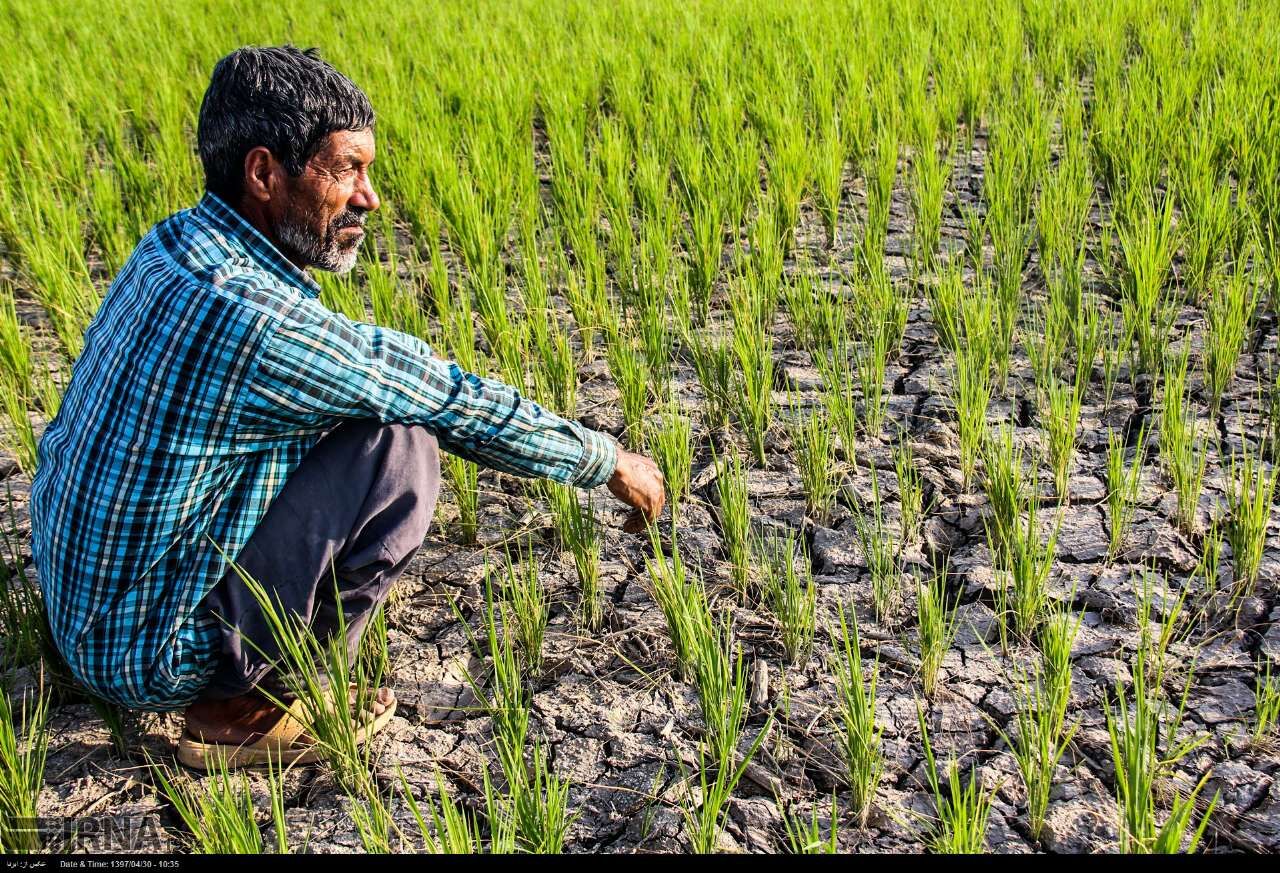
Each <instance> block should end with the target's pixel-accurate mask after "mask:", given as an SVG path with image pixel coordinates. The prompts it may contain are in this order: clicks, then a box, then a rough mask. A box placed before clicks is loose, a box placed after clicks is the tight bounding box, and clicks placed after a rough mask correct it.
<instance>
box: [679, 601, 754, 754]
mask: <svg viewBox="0 0 1280 873" xmlns="http://www.w3.org/2000/svg"><path fill="white" fill-rule="evenodd" d="M694 629H695V633H694V636H693V639H692V645H693V673H694V680H695V685H696V687H697V690H698V701H699V703H700V704H701V708H702V720H703V723H704V724H705V725H706V728H707V743H708V745H709V746H710V748H711V749H712V752H713V754H714V756H715V761H716V763H717V766H719V767H722V768H729V767H732V765H733V761H734V756H735V753H736V750H737V747H738V736H739V734H740V733H741V731H742V726H743V724H744V722H745V720H746V715H747V672H746V667H745V665H744V663H743V660H742V652H741V650H740V649H739V648H738V647H737V646H736V645H735V640H734V633H733V619H732V617H731V616H730V615H729V614H728V613H727V612H726V613H721V615H720V617H719V620H718V621H717V620H716V619H715V618H713V617H712V616H711V613H710V612H707V613H704V615H703V616H702V618H701V620H700V621H698V622H697V623H696V624H695V625H694Z"/></svg>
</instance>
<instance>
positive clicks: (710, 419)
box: [684, 332, 735, 431]
mask: <svg viewBox="0 0 1280 873" xmlns="http://www.w3.org/2000/svg"><path fill="white" fill-rule="evenodd" d="M684 346H685V348H686V349H688V351H689V357H690V358H691V359H692V360H693V370H694V373H695V374H696V375H697V377H698V383H699V384H700V385H701V386H702V393H703V403H702V407H701V409H702V419H703V421H704V422H705V423H706V425H707V429H708V430H712V431H715V430H719V429H720V428H724V427H728V425H729V420H730V414H731V413H732V411H733V409H734V407H735V400H734V393H733V374H734V367H735V364H734V359H733V348H732V347H731V345H730V344H729V343H727V342H725V341H724V340H722V339H708V338H705V337H703V336H701V335H700V334H697V333H692V332H691V333H688V334H686V336H685V340H684Z"/></svg>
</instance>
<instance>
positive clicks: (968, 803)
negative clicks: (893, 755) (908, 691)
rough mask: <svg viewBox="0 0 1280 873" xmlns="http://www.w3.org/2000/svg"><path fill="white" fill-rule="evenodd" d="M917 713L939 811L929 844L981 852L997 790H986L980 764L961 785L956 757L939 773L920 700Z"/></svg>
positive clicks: (946, 850) (939, 849)
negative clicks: (980, 776)
mask: <svg viewBox="0 0 1280 873" xmlns="http://www.w3.org/2000/svg"><path fill="white" fill-rule="evenodd" d="M916 716H917V719H918V722H919V725H920V741H921V744H922V745H923V746H924V760H925V776H926V778H927V779H928V780H929V789H930V791H931V792H932V793H933V803H934V810H935V814H936V815H937V819H936V820H935V821H934V823H933V827H932V829H931V831H930V833H929V835H928V838H927V839H928V844H929V848H930V849H931V850H932V851H934V852H936V853H938V854H946V855H976V854H981V853H982V852H984V851H985V850H986V845H987V820H988V818H989V817H990V814H991V801H992V799H993V798H994V796H995V791H994V790H992V791H984V790H983V788H982V780H981V779H980V778H978V770H977V767H976V766H974V767H971V768H970V770H969V778H968V780H967V781H965V783H964V784H963V785H961V778H960V765H959V763H958V762H957V761H956V760H955V759H954V758H953V759H951V760H949V761H948V762H947V765H946V769H945V772H943V773H939V771H938V763H937V760H936V759H935V758H934V754H933V744H932V743H931V742H930V741H929V726H928V725H927V724H926V723H925V717H924V708H923V707H922V706H921V705H920V703H919V702H918V701H917V702H916ZM944 782H945V787H944Z"/></svg>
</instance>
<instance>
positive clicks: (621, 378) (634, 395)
mask: <svg viewBox="0 0 1280 873" xmlns="http://www.w3.org/2000/svg"><path fill="white" fill-rule="evenodd" d="M605 352H606V356H607V358H608V361H609V372H610V373H611V374H612V375H613V381H614V384H616V385H617V386H618V392H619V395H620V396H619V403H620V405H621V406H622V420H623V422H624V423H625V424H626V429H627V439H628V441H629V442H630V443H631V446H632V448H636V449H638V448H642V447H643V445H644V418H645V410H646V408H647V406H648V400H649V382H650V377H651V374H650V372H649V365H648V364H647V363H646V359H645V356H644V355H643V354H642V353H641V352H640V350H639V349H637V348H636V345H635V343H634V342H633V341H631V340H630V339H629V338H625V337H622V336H617V337H612V338H610V340H609V343H608V346H607V348H606V350H605Z"/></svg>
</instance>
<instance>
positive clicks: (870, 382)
mask: <svg viewBox="0 0 1280 873" xmlns="http://www.w3.org/2000/svg"><path fill="white" fill-rule="evenodd" d="M891 343H892V339H891V328H890V326H888V325H885V324H875V325H873V326H872V329H871V330H870V331H869V332H868V334H867V338H866V340H865V341H864V342H863V343H862V344H861V345H860V346H857V351H856V354H855V363H856V366H857V371H858V385H859V387H860V388H861V389H862V423H863V427H864V428H865V430H866V432H867V433H868V434H870V435H872V436H875V435H877V434H879V433H880V428H881V426H882V425H883V424H884V416H885V408H886V405H887V398H886V397H885V392H884V376H885V369H886V367H887V365H888V360H889V351H890V346H891Z"/></svg>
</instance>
